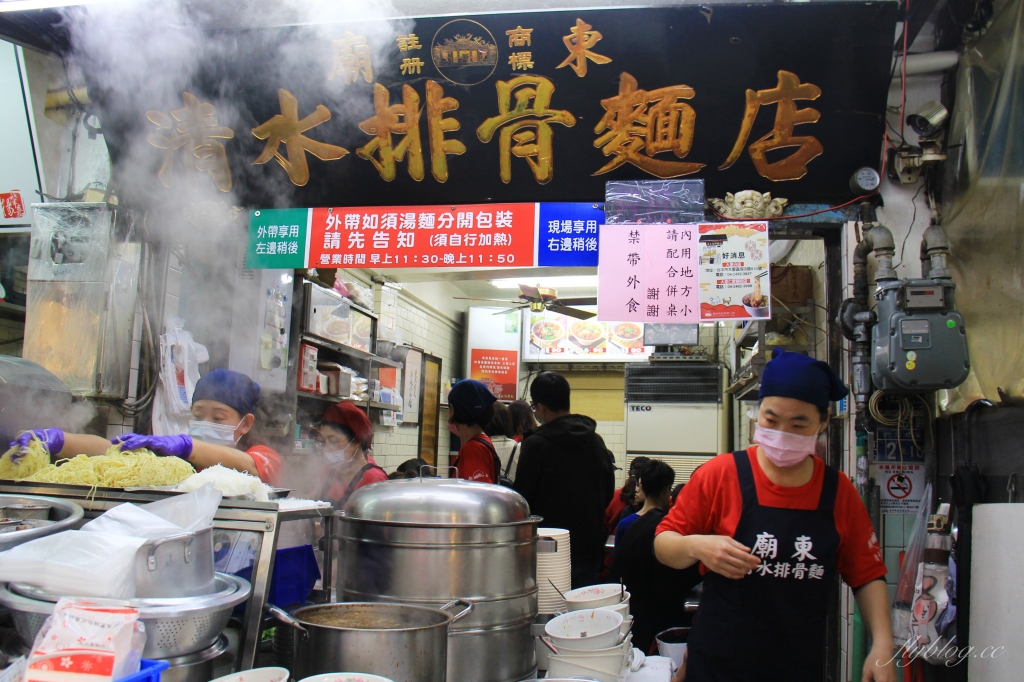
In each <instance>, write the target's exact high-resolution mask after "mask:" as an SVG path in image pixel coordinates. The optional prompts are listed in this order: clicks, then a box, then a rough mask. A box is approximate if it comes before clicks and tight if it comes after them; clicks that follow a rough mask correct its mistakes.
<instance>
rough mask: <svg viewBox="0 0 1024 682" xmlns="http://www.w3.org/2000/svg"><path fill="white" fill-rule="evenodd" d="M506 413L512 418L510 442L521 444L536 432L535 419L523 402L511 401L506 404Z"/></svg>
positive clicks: (529, 408)
mask: <svg viewBox="0 0 1024 682" xmlns="http://www.w3.org/2000/svg"><path fill="white" fill-rule="evenodd" d="M508 411H509V414H510V415H511V416H512V440H514V441H515V442H517V443H522V442H523V439H524V438H528V437H529V436H531V435H533V432H534V431H536V430H537V418H536V417H534V416H533V409H532V408H531V407H530V403H528V402H526V401H525V400H513V401H512V402H511V403H509V404H508Z"/></svg>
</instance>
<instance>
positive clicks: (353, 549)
mask: <svg viewBox="0 0 1024 682" xmlns="http://www.w3.org/2000/svg"><path fill="white" fill-rule="evenodd" d="M339 516H340V520H341V523H340V524H336V526H338V525H340V531H339V534H340V537H339V539H340V559H339V565H340V569H339V589H340V593H341V596H342V599H344V600H348V601H376V602H394V603H404V604H415V605H419V606H426V607H437V606H440V605H442V604H445V603H447V602H449V601H451V600H453V599H462V600H465V601H468V602H471V603H472V604H473V605H474V608H473V612H472V614H470V615H469V616H467V617H466V618H464V619H462V620H461V621H460V622H459V623H457V624H455V625H453V626H452V627H451V631H450V632H451V635H450V637H449V641H448V679H450V680H456V681H457V682H512V681H514V680H521V679H523V678H525V677H526V676H527V675H529V674H530V673H531V672H532V671H533V670H534V668H535V667H536V647H535V644H534V639H533V636H532V633H531V625H532V623H533V621H534V618H536V616H537V584H536V564H537V559H536V554H537V525H538V522H539V521H540V518H539V517H536V516H530V510H529V506H528V505H527V503H526V500H525V499H523V497H522V496H521V495H519V494H518V493H516V492H515V491H513V490H511V489H510V488H505V487H501V486H495V485H487V484H483V483H468V482H465V481H456V480H448V479H407V480H404V481H389V482H387V483H380V484H377V485H371V486H367V487H365V488H361V489H360V490H357V491H356V492H355V493H353V495H352V497H351V498H349V501H348V504H347V505H346V507H345V510H344V511H343V512H341V513H340V514H339Z"/></svg>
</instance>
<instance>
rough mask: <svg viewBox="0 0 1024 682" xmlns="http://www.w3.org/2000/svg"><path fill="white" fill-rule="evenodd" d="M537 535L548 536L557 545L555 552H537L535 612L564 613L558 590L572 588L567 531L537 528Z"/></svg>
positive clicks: (563, 603) (563, 592) (566, 590)
mask: <svg viewBox="0 0 1024 682" xmlns="http://www.w3.org/2000/svg"><path fill="white" fill-rule="evenodd" d="M537 535H538V536H539V537H541V538H550V539H552V540H554V541H555V542H556V543H557V545H558V548H557V551H555V552H539V553H538V554H537V612H538V613H546V614H554V613H565V602H564V601H562V595H561V594H559V592H561V593H562V594H566V593H567V592H568V591H569V590H570V588H572V564H571V562H570V560H569V531H567V530H564V529H562V528H538V529H537ZM552 583H554V587H552ZM556 587H557V588H558V589H557V590H556V589H555V588H556Z"/></svg>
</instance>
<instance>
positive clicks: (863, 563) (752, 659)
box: [654, 349, 896, 682]
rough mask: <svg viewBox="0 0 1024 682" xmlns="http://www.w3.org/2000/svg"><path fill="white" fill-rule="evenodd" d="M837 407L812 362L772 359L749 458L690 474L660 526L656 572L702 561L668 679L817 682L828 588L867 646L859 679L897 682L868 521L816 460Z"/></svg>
mask: <svg viewBox="0 0 1024 682" xmlns="http://www.w3.org/2000/svg"><path fill="white" fill-rule="evenodd" d="M848 394H849V391H848V390H847V388H846V386H844V385H843V382H842V380H841V379H840V378H839V377H838V376H837V375H836V374H835V372H833V371H832V368H831V367H829V366H828V365H827V364H825V363H824V362H820V361H817V360H814V359H812V358H809V357H807V356H805V355H800V354H798V353H787V352H784V351H782V350H780V349H776V350H775V351H774V353H773V359H772V360H771V361H770V362H768V364H767V365H766V366H765V368H764V371H763V372H762V376H761V391H760V399H761V403H760V407H759V409H758V417H757V429H756V432H755V434H754V438H753V440H754V442H755V443H756V445H754V446H752V447H751V448H749V449H747V450H740V451H737V452H734V453H731V454H724V455H719V456H718V457H715V458H714V459H712V460H711V461H709V462H707V463H706V464H704V465H703V466H701V467H700V468H699V469H698V470H697V471H695V472H694V473H693V477H692V478H691V479H690V482H689V483H688V484H687V485H686V487H685V488H684V489H683V491H682V493H680V495H679V498H678V499H677V500H676V503H675V505H674V506H673V507H672V509H671V511H670V512H669V514H668V515H667V516H666V517H665V519H664V520H663V521H662V522H661V524H660V525H659V526H658V535H657V537H656V538H655V543H654V550H655V553H656V555H657V557H658V559H659V560H660V561H661V562H662V563H664V564H666V565H668V566H670V567H672V568H677V569H682V568H687V567H689V566H692V565H693V564H695V563H697V562H700V564H701V572H702V573H703V574H704V591H703V595H702V597H701V602H700V607H699V609H698V611H697V614H696V616H695V617H694V621H693V628H692V630H691V632H690V635H689V638H688V641H687V661H686V663H685V666H684V668H682V669H681V670H680V671H678V672H677V675H676V677H675V678H674V679H675V680H681V679H683V677H684V676H685V679H686V682H707V681H708V680H714V681H716V682H717V681H719V680H729V681H730V682H744V681H751V682H753V681H757V682H769V681H775V680H785V681H786V682H811V681H812V680H813V681H815V682H819V681H820V680H821V679H823V675H824V670H825V634H826V632H827V626H828V623H827V620H826V615H827V612H828V604H829V601H830V599H831V598H832V596H833V595H835V594H836V592H835V591H834V590H835V587H836V586H837V584H838V580H839V579H840V578H842V580H843V581H844V582H845V583H846V584H847V585H849V586H850V587H852V588H853V591H854V595H855V596H856V599H857V604H858V606H859V607H860V612H861V616H862V618H863V620H864V623H865V625H866V626H867V629H868V632H869V634H870V636H871V639H872V641H873V645H872V649H871V652H870V653H869V654H868V656H867V659H866V661H865V663H864V669H863V671H862V676H861V677H860V678H858V679H860V680H862V682H893V681H894V680H895V679H896V678H895V671H894V668H893V665H892V659H893V646H892V630H891V625H890V612H889V592H888V590H887V588H886V585H885V574H886V566H885V562H884V560H883V557H882V552H881V549H880V548H879V546H878V539H877V537H875V533H874V529H873V527H872V525H871V519H870V517H869V516H868V513H867V509H865V507H864V504H863V503H862V502H861V500H860V497H859V496H858V494H857V490H856V488H854V486H853V484H852V483H851V482H850V479H848V478H847V477H846V475H845V474H843V473H842V472H840V471H839V470H838V469H835V468H833V467H830V466H827V465H826V464H825V463H824V461H822V460H821V459H820V458H819V457H818V456H817V454H816V452H817V447H818V443H819V438H820V436H821V435H822V434H824V433H825V431H826V430H827V428H828V423H829V414H830V406H831V404H832V402H834V401H836V400H840V399H842V398H845V397H846V396H847V395H848Z"/></svg>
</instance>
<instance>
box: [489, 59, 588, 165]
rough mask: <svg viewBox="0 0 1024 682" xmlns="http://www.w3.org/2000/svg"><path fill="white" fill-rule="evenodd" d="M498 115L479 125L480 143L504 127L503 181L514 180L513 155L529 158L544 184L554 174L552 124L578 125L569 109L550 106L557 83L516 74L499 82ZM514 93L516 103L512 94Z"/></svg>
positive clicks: (501, 140)
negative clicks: (514, 76) (513, 102)
mask: <svg viewBox="0 0 1024 682" xmlns="http://www.w3.org/2000/svg"><path fill="white" fill-rule="evenodd" d="M497 89H498V112H499V113H498V115H497V116H493V117H491V118H489V119H487V120H486V121H484V122H483V124H481V125H480V127H479V128H477V131H476V135H477V137H478V138H480V141H481V142H490V141H491V138H492V137H493V136H494V133H495V132H497V130H498V129H499V128H501V133H500V135H499V137H498V154H499V159H500V162H499V168H500V176H501V181H502V182H504V183H509V182H511V181H512V156H518V157H519V158H521V159H526V162H527V163H528V164H529V166H530V170H531V171H533V177H534V179H535V180H536V181H537V182H539V183H540V184H542V185H544V184H547V183H548V182H551V178H552V177H554V163H555V162H554V153H553V149H552V137H553V136H554V132H553V131H552V130H551V124H552V123H558V124H560V125H564V126H566V127H572V126H574V125H576V117H575V116H573V115H572V114H571V113H569V112H568V111H563V110H557V109H551V108H549V107H550V104H551V96H552V95H553V94H554V92H555V85H554V83H552V82H551V81H550V80H548V79H547V78H544V77H543V76H517V77H516V78H513V79H512V80H509V81H498V83H497ZM513 95H514V96H515V106H513V105H512V97H513Z"/></svg>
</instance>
